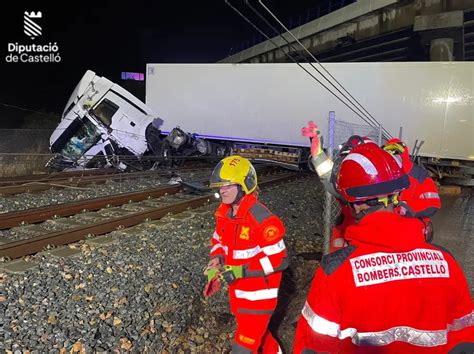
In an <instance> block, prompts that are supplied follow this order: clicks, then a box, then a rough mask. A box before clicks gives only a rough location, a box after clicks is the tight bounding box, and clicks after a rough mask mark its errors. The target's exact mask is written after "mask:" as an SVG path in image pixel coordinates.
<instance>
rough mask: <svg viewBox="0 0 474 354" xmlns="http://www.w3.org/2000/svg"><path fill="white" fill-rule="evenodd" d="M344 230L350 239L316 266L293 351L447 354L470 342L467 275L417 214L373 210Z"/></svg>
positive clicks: (473, 330) (473, 335) (472, 318)
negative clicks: (428, 235)
mask: <svg viewBox="0 0 474 354" xmlns="http://www.w3.org/2000/svg"><path fill="white" fill-rule="evenodd" d="M345 235H346V239H347V240H348V241H349V244H350V246H348V247H346V248H344V249H342V250H340V251H337V252H334V253H332V254H329V255H327V256H325V257H323V260H322V262H321V266H320V267H319V268H318V269H317V271H316V274H315V277H314V280H313V284H312V286H311V289H310V292H309V294H308V297H307V301H306V304H305V305H304V308H303V311H302V315H301V317H300V320H299V323H298V328H297V332H296V338H295V345H294V352H295V353H298V354H299V353H302V352H304V353H312V352H318V353H319V352H329V353H364V354H365V353H447V352H448V350H449V349H451V348H452V347H453V346H455V345H457V344H459V343H460V342H469V341H474V327H473V326H474V313H473V304H472V299H471V296H470V293H469V288H468V285H467V282H466V279H465V277H464V274H463V272H462V270H461V268H460V266H459V265H458V264H457V262H456V261H455V260H454V258H453V257H452V256H451V255H450V254H449V253H448V252H447V251H445V250H442V249H440V248H437V247H436V246H434V245H432V244H428V243H426V242H425V241H424V236H423V225H422V224H421V223H420V222H419V221H418V220H416V219H413V218H406V217H403V216H400V215H398V214H396V213H389V212H375V213H373V214H369V215H367V216H365V217H364V218H362V219H361V221H360V222H359V223H357V224H355V225H352V226H349V227H348V228H347V230H346V234H345ZM304 350H307V351H306V352H305V351H304Z"/></svg>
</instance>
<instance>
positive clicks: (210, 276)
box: [204, 268, 222, 282]
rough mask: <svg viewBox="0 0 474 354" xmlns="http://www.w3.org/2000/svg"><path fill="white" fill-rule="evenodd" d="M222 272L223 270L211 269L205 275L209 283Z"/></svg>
mask: <svg viewBox="0 0 474 354" xmlns="http://www.w3.org/2000/svg"><path fill="white" fill-rule="evenodd" d="M221 272H222V269H221V268H211V269H209V270H207V272H205V273H204V275H207V281H208V282H210V281H211V280H213V279H214V278H215V277H218V276H219V275H220V274H221Z"/></svg>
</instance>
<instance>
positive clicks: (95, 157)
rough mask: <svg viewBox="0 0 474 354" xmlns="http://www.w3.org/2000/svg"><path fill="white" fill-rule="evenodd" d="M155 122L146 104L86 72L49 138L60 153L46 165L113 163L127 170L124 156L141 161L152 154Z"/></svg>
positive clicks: (61, 166) (53, 150)
mask: <svg viewBox="0 0 474 354" xmlns="http://www.w3.org/2000/svg"><path fill="white" fill-rule="evenodd" d="M153 121H154V117H153V112H152V111H151V109H150V108H148V107H147V106H146V105H145V104H144V103H143V102H141V101H140V100H138V99H137V98H136V97H135V96H133V95H132V94H130V93H129V92H128V91H126V90H124V89H123V88H122V87H120V86H119V85H117V84H114V83H113V82H111V81H110V80H108V79H106V78H104V77H100V76H98V75H96V74H95V73H94V72H93V71H90V70H88V71H87V72H86V73H85V74H84V76H83V77H82V79H81V81H80V82H79V83H78V84H77V86H76V88H75V89H74V91H73V93H72V95H71V97H70V98H69V101H68V102H67V104H66V108H65V109H64V112H63V114H62V117H61V122H60V123H59V125H58V126H57V128H56V129H55V130H54V132H53V134H52V135H51V137H50V149H51V151H52V152H53V153H56V154H57V155H56V156H55V157H54V158H53V159H51V160H50V161H49V162H48V164H47V166H48V167H51V168H56V169H61V170H62V169H64V168H67V167H69V168H75V167H88V168H89V167H107V166H112V165H113V166H115V167H117V168H119V169H121V170H124V169H126V167H127V159H126V158H123V157H121V156H127V157H129V158H130V159H133V158H139V157H140V156H142V155H143V154H144V153H145V152H146V151H148V144H147V139H146V134H147V133H148V134H149V133H150V130H158V129H157V127H155V126H154V125H153V124H152V123H153ZM158 121H159V120H158ZM147 129H148V130H147Z"/></svg>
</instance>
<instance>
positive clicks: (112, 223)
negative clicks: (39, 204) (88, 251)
mask: <svg viewBox="0 0 474 354" xmlns="http://www.w3.org/2000/svg"><path fill="white" fill-rule="evenodd" d="M302 176H304V174H301V173H297V172H284V173H278V174H269V175H262V177H261V178H260V183H259V185H260V186H261V187H262V188H265V187H267V186H270V185H273V184H276V183H283V182H285V181H288V180H291V179H295V178H298V177H302ZM181 191H182V187H181V186H176V185H175V186H170V187H165V188H159V189H155V190H148V191H143V192H139V193H127V194H123V195H117V196H109V197H107V198H97V199H96V200H88V201H83V202H78V203H69V204H68V205H64V204H63V205H59V206H51V207H47V208H41V209H38V210H33V211H31V210H30V211H23V212H15V213H7V214H3V215H1V216H0V228H8V227H13V226H15V225H18V223H22V224H26V223H34V222H39V221H45V220H46V219H48V218H50V217H54V219H49V220H47V221H45V222H44V223H43V224H38V225H36V224H35V225H23V226H19V227H13V228H12V229H10V230H9V231H10V232H13V233H16V234H17V235H18V233H19V234H20V235H21V234H22V233H23V235H24V236H26V237H27V238H23V239H18V240H14V241H11V242H7V243H4V244H1V245H0V257H4V258H10V259H14V258H19V257H23V256H26V255H31V254H34V253H37V252H40V251H42V250H43V249H45V248H46V247H47V246H51V245H54V246H59V245H65V244H69V243H73V242H77V241H79V240H82V239H85V238H86V237H88V236H91V235H103V234H106V233H109V232H112V231H115V230H117V229H123V228H127V227H131V226H134V225H137V224H140V223H143V222H146V221H151V220H157V219H160V218H162V217H164V216H166V215H169V214H178V213H181V212H183V211H186V210H189V209H194V208H197V207H200V206H203V205H206V204H209V203H211V202H213V201H214V200H216V199H215V198H214V197H213V195H212V193H211V192H207V193H201V194H199V195H196V194H185V193H182V192H181ZM124 203H125V204H124ZM119 205H122V206H121V207H118V206H119ZM92 210H97V212H91V211H92ZM77 212H80V213H79V214H76V213H77ZM70 215H73V216H70ZM59 216H70V217H69V218H60V217H59ZM58 228H59V229H60V230H57V229H58ZM51 229H53V230H51Z"/></svg>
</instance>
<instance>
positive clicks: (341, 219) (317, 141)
mask: <svg viewBox="0 0 474 354" xmlns="http://www.w3.org/2000/svg"><path fill="white" fill-rule="evenodd" d="M301 134H302V135H303V136H306V137H309V138H310V140H311V163H312V164H313V166H314V169H315V170H316V173H317V174H318V176H319V179H320V181H321V182H322V184H323V186H324V189H325V190H326V191H327V192H329V193H331V194H332V195H334V197H335V198H336V199H337V201H338V202H339V207H340V209H341V211H340V214H339V216H338V218H337V219H336V223H335V225H334V227H333V229H332V233H331V239H330V240H329V247H328V250H327V251H328V253H331V252H334V251H337V250H340V249H341V248H343V247H345V246H346V245H347V242H346V240H345V238H344V234H345V231H346V228H347V227H348V226H350V225H352V224H354V222H355V221H354V218H353V217H352V213H351V208H350V207H349V205H348V203H347V202H346V201H345V200H344V198H343V197H342V196H341V195H339V194H338V193H337V191H336V190H335V189H334V176H335V175H336V174H337V170H338V167H339V165H340V162H341V161H342V159H343V158H344V157H345V156H346V155H347V154H348V153H349V152H350V151H351V150H352V149H353V148H354V147H355V146H358V145H361V144H367V143H372V144H375V143H374V142H373V141H372V140H370V139H369V138H367V137H360V136H358V135H353V136H351V137H350V138H349V139H348V140H347V142H346V143H345V144H344V145H343V146H342V147H341V149H340V150H339V152H338V154H337V156H336V157H335V159H334V162H333V161H332V160H331V159H330V158H328V157H327V156H326V154H325V153H324V151H323V149H322V146H321V138H320V136H319V131H318V127H317V126H316V124H314V122H312V121H309V122H308V126H307V127H304V128H302V129H301Z"/></svg>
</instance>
